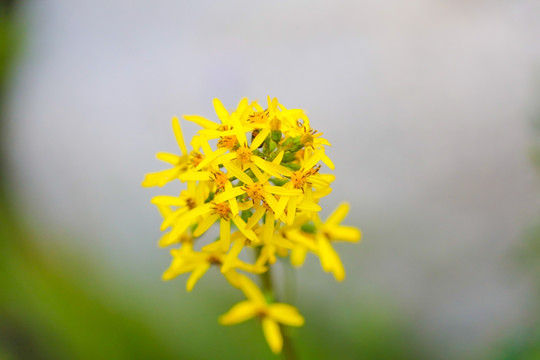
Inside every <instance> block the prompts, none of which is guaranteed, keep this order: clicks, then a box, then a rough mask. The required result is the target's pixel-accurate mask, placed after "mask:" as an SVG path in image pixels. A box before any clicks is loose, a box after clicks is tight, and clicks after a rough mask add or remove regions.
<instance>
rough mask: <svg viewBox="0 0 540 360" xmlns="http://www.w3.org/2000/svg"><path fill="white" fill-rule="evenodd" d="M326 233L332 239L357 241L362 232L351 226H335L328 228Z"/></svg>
mask: <svg viewBox="0 0 540 360" xmlns="http://www.w3.org/2000/svg"><path fill="white" fill-rule="evenodd" d="M328 234H329V235H330V238H331V239H332V240H342V241H350V242H357V241H359V240H360V238H361V237H362V233H361V232H360V230H358V229H357V228H355V227H352V226H335V227H330V228H328Z"/></svg>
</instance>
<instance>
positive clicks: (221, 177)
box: [210, 170, 229, 191]
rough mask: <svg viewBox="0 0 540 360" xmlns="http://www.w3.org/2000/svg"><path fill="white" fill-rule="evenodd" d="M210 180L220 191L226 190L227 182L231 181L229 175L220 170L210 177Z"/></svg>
mask: <svg viewBox="0 0 540 360" xmlns="http://www.w3.org/2000/svg"><path fill="white" fill-rule="evenodd" d="M210 179H211V180H212V181H213V182H214V184H215V185H216V187H217V188H218V190H220V191H222V190H224V189H225V185H226V184H227V181H229V179H228V178H227V174H225V173H223V172H222V171H219V170H218V171H213V172H212V174H211V175H210Z"/></svg>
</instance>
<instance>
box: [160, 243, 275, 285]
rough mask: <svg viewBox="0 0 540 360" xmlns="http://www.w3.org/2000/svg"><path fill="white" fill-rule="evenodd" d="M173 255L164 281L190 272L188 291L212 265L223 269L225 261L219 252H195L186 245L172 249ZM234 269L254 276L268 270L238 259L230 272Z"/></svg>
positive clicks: (164, 275) (164, 274)
mask: <svg viewBox="0 0 540 360" xmlns="http://www.w3.org/2000/svg"><path fill="white" fill-rule="evenodd" d="M171 255H172V256H173V260H172V263H171V265H170V267H169V268H168V269H167V270H166V271H165V272H164V273H163V280H171V279H174V278H175V277H177V276H178V275H180V274H185V273H188V272H190V273H191V275H190V276H189V278H188V281H187V283H186V289H187V291H191V290H193V287H194V286H195V284H196V283H197V281H198V280H199V279H200V278H201V277H202V276H203V275H204V274H205V273H206V272H207V271H208V269H209V268H210V266H211V265H216V266H219V267H221V266H222V265H223V262H224V260H225V254H224V253H223V252H221V251H219V250H217V251H212V252H205V251H193V247H190V246H185V245H184V246H183V247H182V248H180V249H179V250H178V249H172V250H171ZM234 269H240V270H244V271H248V272H252V273H254V274H260V273H262V272H265V271H266V270H267V268H266V267H264V266H256V265H251V264H247V263H245V262H243V261H241V260H238V259H236V260H235V261H234V263H233V264H231V265H230V266H229V270H228V271H234Z"/></svg>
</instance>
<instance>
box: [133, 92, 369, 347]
mask: <svg viewBox="0 0 540 360" xmlns="http://www.w3.org/2000/svg"><path fill="white" fill-rule="evenodd" d="M214 108H215V111H216V114H217V117H218V118H219V120H220V121H219V122H214V121H211V120H208V119H206V118H204V117H201V116H198V115H184V119H185V120H187V121H190V122H193V123H195V124H197V125H199V126H201V127H202V129H201V130H199V131H198V133H197V135H195V136H194V137H193V138H192V141H191V144H190V145H191V147H192V149H193V150H191V151H189V152H188V149H187V146H186V143H185V142H184V138H183V134H182V130H181V126H180V122H179V120H178V119H177V118H173V120H172V127H173V130H174V135H175V136H176V140H177V142H178V145H179V147H180V150H181V152H182V153H181V155H174V154H170V153H158V154H157V158H158V159H160V160H162V161H165V162H167V163H169V164H170V165H171V166H172V167H171V168H169V169H166V170H163V171H159V172H155V173H150V174H147V175H146V177H145V179H144V181H143V184H142V185H143V186H146V187H150V186H163V185H165V184H166V183H168V182H170V181H173V180H180V181H181V182H183V183H186V184H187V186H186V189H185V190H182V191H181V192H180V194H179V196H166V195H164V196H156V197H154V198H153V199H152V203H153V204H155V205H156V206H157V208H158V209H159V211H160V212H161V214H162V216H163V223H162V224H161V230H162V231H168V232H166V233H165V234H164V235H163V236H162V238H161V239H160V241H159V245H160V246H163V247H166V246H170V245H175V246H176V247H175V248H174V249H172V250H171V255H172V257H173V259H172V263H171V265H170V267H169V268H168V269H167V270H166V271H165V272H164V274H163V279H164V280H170V279H173V278H175V277H177V276H178V275H180V274H185V273H189V274H190V275H189V278H188V280H187V290H188V291H191V290H192V289H193V287H194V286H195V284H196V282H197V281H198V280H199V279H200V278H201V277H202V276H203V275H204V274H205V273H206V271H207V270H208V269H209V268H210V267H211V266H212V265H215V266H216V267H218V268H219V270H220V272H221V273H222V274H223V275H224V276H225V278H226V279H227V280H228V282H229V283H230V284H231V285H232V286H234V287H236V288H238V289H240V290H241V291H242V292H243V293H244V294H245V295H246V298H247V300H245V301H242V302H240V303H238V304H236V305H235V306H233V307H232V309H231V310H230V311H229V312H227V313H226V314H225V315H223V316H222V317H221V318H220V322H221V323H222V324H224V325H228V324H236V323H239V322H242V321H245V320H247V319H250V318H252V317H258V318H260V319H261V322H262V327H263V332H264V335H265V337H266V339H267V341H268V343H269V345H270V348H271V349H272V351H273V352H276V353H278V352H280V351H281V348H282V344H283V337H282V333H281V325H280V324H282V325H288V326H301V325H302V324H303V323H304V319H303V317H302V316H301V315H300V314H299V313H298V311H297V309H296V308H295V307H293V306H292V305H288V304H285V303H279V302H275V299H274V298H273V297H272V296H265V294H263V291H261V290H260V289H259V287H258V286H257V285H256V284H255V282H254V281H253V280H252V279H251V278H250V277H249V276H247V275H246V273H251V274H262V275H264V274H265V273H267V272H269V271H270V267H271V266H272V265H273V264H274V263H275V262H276V258H277V257H278V256H279V257H290V261H291V263H292V265H294V266H296V267H298V266H301V265H302V264H303V263H304V259H305V257H306V254H307V253H313V254H315V255H316V256H318V257H319V258H320V261H321V265H322V268H323V270H324V271H327V272H331V273H332V274H333V275H334V277H335V278H336V279H337V280H339V281H341V280H343V279H344V277H345V270H344V268H343V264H342V263H341V260H340V258H339V256H338V254H337V252H336V251H335V250H334V249H333V247H332V242H334V241H349V242H356V241H359V240H360V236H361V234H360V231H359V230H358V229H356V228H354V227H350V226H344V225H341V222H342V220H343V219H344V218H345V216H346V215H347V213H348V210H349V206H348V205H347V204H345V203H343V204H341V205H339V206H338V208H337V209H336V210H335V211H334V212H333V213H332V214H331V215H330V216H329V217H328V218H327V219H326V220H325V221H324V222H323V221H321V219H320V217H319V215H318V213H319V211H320V210H321V207H320V206H319V205H318V202H319V199H321V198H322V197H324V196H326V195H328V194H329V193H330V192H331V188H330V184H331V183H332V181H333V180H334V176H333V175H331V174H323V173H321V171H320V170H321V167H322V164H321V163H323V164H325V165H326V166H327V167H328V168H330V169H333V168H334V164H333V163H332V161H331V160H330V158H329V157H328V156H327V155H326V153H325V147H326V146H329V145H330V143H329V142H328V141H327V140H326V139H324V138H323V137H322V134H321V133H318V132H317V131H316V130H314V129H312V128H311V125H310V122H309V119H308V118H307V116H306V114H305V113H304V111H302V110H299V109H286V108H285V107H284V106H283V105H281V104H279V103H278V101H277V99H270V98H268V106H267V108H266V109H263V108H262V107H261V106H260V105H259V104H258V103H257V102H251V103H250V102H248V100H247V99H242V100H241V101H240V103H239V104H238V106H237V108H236V109H235V110H234V111H233V112H229V111H227V110H226V109H225V107H224V106H223V105H222V103H221V102H220V101H219V100H218V99H214ZM212 145H214V146H212ZM216 223H219V236H218V237H217V239H215V241H212V242H208V241H207V242H206V243H202V240H201V241H200V238H201V237H202V236H203V235H204V234H205V233H207V231H208V229H210V227H211V226H212V225H213V224H216ZM246 248H247V249H250V250H251V249H253V250H254V254H255V259H254V261H253V263H247V262H245V261H242V260H241V259H240V258H239V256H240V254H241V253H242V251H244V249H246ZM263 290H264V289H263Z"/></svg>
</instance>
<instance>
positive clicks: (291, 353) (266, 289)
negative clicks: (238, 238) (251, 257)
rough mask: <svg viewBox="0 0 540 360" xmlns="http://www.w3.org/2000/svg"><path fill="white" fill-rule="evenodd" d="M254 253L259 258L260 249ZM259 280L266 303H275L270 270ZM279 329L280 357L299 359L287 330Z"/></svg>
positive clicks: (281, 326)
mask: <svg viewBox="0 0 540 360" xmlns="http://www.w3.org/2000/svg"><path fill="white" fill-rule="evenodd" d="M256 252H257V257H259V256H260V252H261V248H260V247H258V248H256ZM259 278H260V279H261V286H262V290H263V293H264V295H265V296H266V299H267V301H270V302H276V301H277V296H276V292H275V289H274V283H273V281H272V272H271V269H270V268H268V271H266V272H264V273H262V274H259ZM279 327H280V329H281V334H282V336H283V349H282V351H281V356H283V359H285V360H299V357H298V356H297V354H296V351H295V349H294V345H293V341H292V338H291V337H290V336H289V333H288V331H287V330H288V329H286V328H285V327H284V326H283V325H280V326H279Z"/></svg>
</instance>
